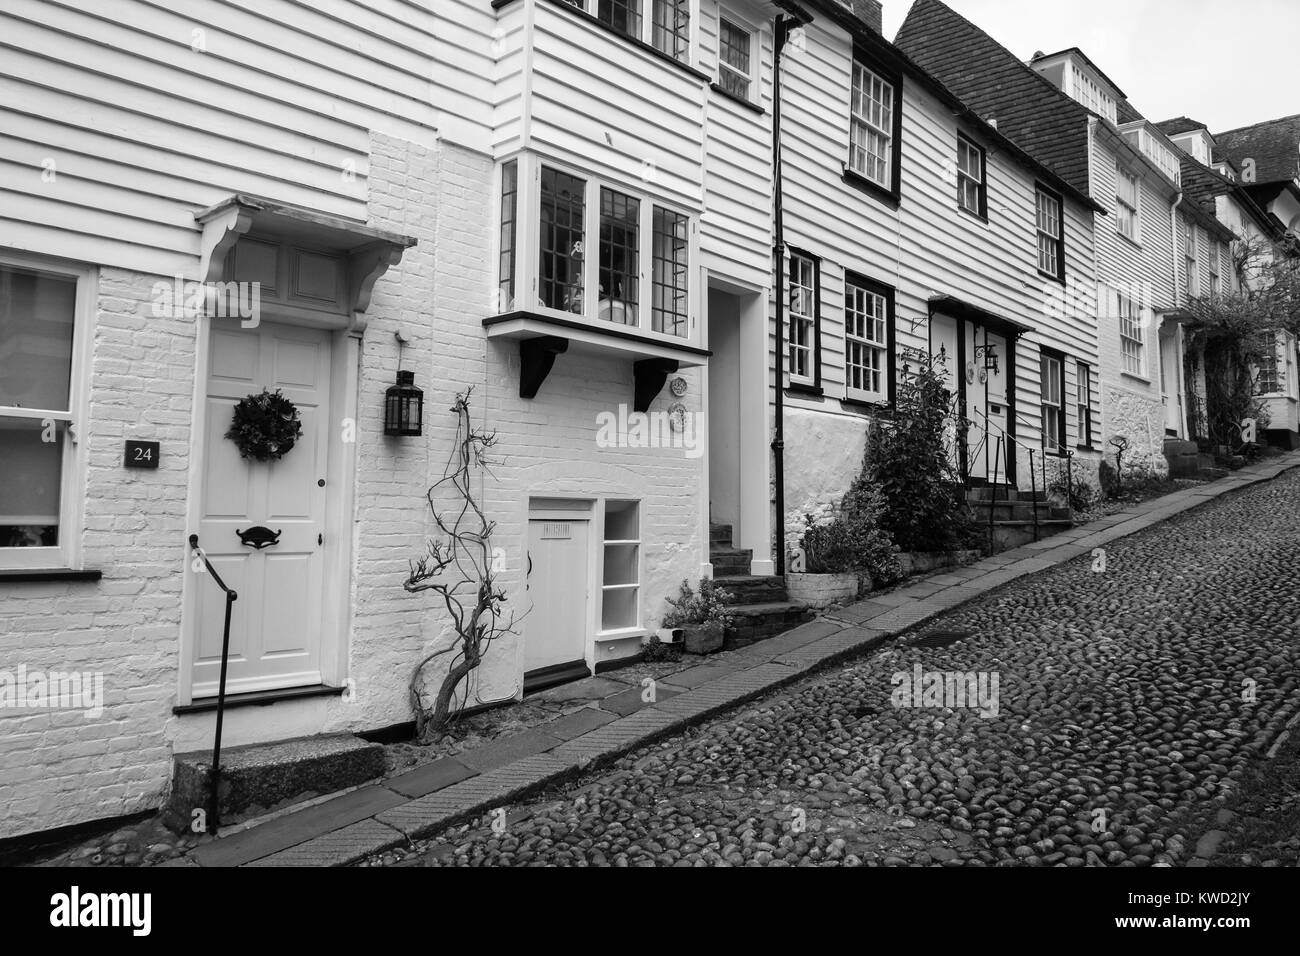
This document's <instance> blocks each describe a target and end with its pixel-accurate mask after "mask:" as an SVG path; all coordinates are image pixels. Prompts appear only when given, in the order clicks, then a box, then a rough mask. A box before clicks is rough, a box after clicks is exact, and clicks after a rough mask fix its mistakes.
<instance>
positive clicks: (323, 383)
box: [187, 322, 341, 698]
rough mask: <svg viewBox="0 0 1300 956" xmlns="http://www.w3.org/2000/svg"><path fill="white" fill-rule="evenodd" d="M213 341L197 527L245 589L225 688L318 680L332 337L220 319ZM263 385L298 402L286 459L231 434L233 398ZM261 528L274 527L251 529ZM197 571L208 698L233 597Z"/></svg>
mask: <svg viewBox="0 0 1300 956" xmlns="http://www.w3.org/2000/svg"><path fill="white" fill-rule="evenodd" d="M209 342H210V344H209V363H208V377H207V396H206V400H205V404H204V415H205V416H206V419H205V423H204V427H205V438H204V443H203V465H202V467H203V475H202V487H201V491H200V495H201V498H200V501H201V504H200V515H199V526H198V534H199V545H200V547H202V549H203V551H204V553H205V554H206V555H207V557H208V560H209V561H211V562H212V565H213V567H215V568H216V569H217V573H218V574H220V575H221V577H222V578H223V579H224V580H225V582H226V584H227V585H228V586H230V587H231V588H234V589H235V591H237V592H238V594H239V599H238V600H237V601H236V602H235V604H234V608H233V614H232V618H231V626H230V662H229V671H228V674H227V679H226V692H227V693H229V694H235V693H246V692H252V691H260V690H272V689H276V688H285V687H302V686H311V685H316V684H319V683H321V641H322V635H321V620H322V614H321V609H322V605H323V603H324V599H325V597H326V594H325V591H326V582H325V572H324V566H325V560H324V553H323V552H324V548H325V547H326V546H327V544H326V542H325V540H324V532H325V502H326V487H325V486H326V460H327V453H328V449H329V438H330V432H331V427H330V421H331V418H330V409H329V401H330V351H331V345H330V343H331V335H330V333H329V332H325V331H321V330H317V329H310V328H299V327H296V326H285V325H277V324H274V323H270V322H263V323H261V324H260V325H258V326H257V327H255V328H251V329H246V328H241V327H240V326H239V325H238V324H234V323H223V322H216V323H214V325H213V327H212V331H211V337H210V340H209ZM264 388H266V389H270V390H271V391H272V392H274V391H276V390H277V389H279V390H280V391H281V392H282V393H283V395H284V396H285V397H286V398H288V399H289V400H290V401H292V402H293V403H294V405H296V406H297V408H298V413H299V417H300V419H301V422H302V435H301V437H300V438H299V439H298V441H297V443H296V444H295V445H294V446H293V448H292V449H290V450H289V452H288V453H287V454H285V456H284V457H283V458H281V459H279V460H273V461H267V462H259V461H256V460H254V459H252V458H247V459H245V458H242V457H240V454H239V449H238V448H237V447H236V445H235V443H234V442H233V441H231V440H230V439H228V438H226V437H225V435H226V431H227V430H228V429H229V428H230V422H231V416H232V414H233V409H234V406H235V404H236V403H238V402H239V400H240V399H242V398H244V397H245V396H247V395H250V394H254V393H260V392H261V391H262V389H264ZM259 528H264V529H267V530H269V532H271V535H262V534H259V533H258V532H257V531H254V532H253V534H251V535H250V534H249V531H250V529H259ZM240 532H243V535H242V537H241V535H240ZM272 536H273V537H272ZM259 544H261V545H262V546H261V547H258V545H259ZM197 577H199V578H200V580H197V581H196V582H195V599H196V600H195V605H194V607H195V613H194V619H193V620H191V621H190V623H189V627H188V629H187V630H188V634H189V639H190V640H191V641H192V642H193V643H192V644H191V647H192V649H193V653H192V660H193V662H194V663H193V673H192V678H193V696H194V697H195V698H200V697H210V696H214V695H215V694H216V693H217V686H218V680H219V675H220V667H221V641H222V625H223V620H224V611H225V599H224V595H223V593H222V592H221V590H220V588H218V587H217V586H216V584H215V583H214V582H212V581H208V580H202V578H203V577H204V575H202V574H201V573H200V574H199V575H197ZM340 586H341V583H340Z"/></svg>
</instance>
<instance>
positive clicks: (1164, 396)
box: [1160, 329, 1183, 438]
mask: <svg viewBox="0 0 1300 956" xmlns="http://www.w3.org/2000/svg"><path fill="white" fill-rule="evenodd" d="M1179 365H1180V363H1179V361H1178V331H1177V329H1174V330H1171V331H1170V332H1162V333H1161V335H1160V400H1161V401H1162V402H1163V403H1164V406H1165V434H1166V435H1169V436H1171V437H1175V438H1177V437H1181V436H1182V434H1183V394H1182V387H1181V381H1182V376H1181V375H1179V374H1178V373H1179Z"/></svg>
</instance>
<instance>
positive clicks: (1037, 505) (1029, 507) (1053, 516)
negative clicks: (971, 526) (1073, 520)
mask: <svg viewBox="0 0 1300 956" xmlns="http://www.w3.org/2000/svg"><path fill="white" fill-rule="evenodd" d="M971 510H972V511H974V512H975V520H976V521H978V522H979V523H981V524H988V520H989V512H990V511H992V512H993V520H994V521H1031V522H1032V521H1033V520H1034V513H1035V511H1036V512H1037V513H1038V521H1039V523H1040V524H1041V523H1042V522H1043V521H1068V520H1070V517H1071V514H1070V509H1069V508H1056V507H1053V506H1051V505H1049V504H1048V503H1047V502H1046V501H977V502H974V503H973V504H972V505H971Z"/></svg>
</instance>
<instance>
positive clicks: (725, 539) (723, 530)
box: [709, 522, 733, 548]
mask: <svg viewBox="0 0 1300 956" xmlns="http://www.w3.org/2000/svg"><path fill="white" fill-rule="evenodd" d="M732 543H733V539H732V529H731V525H729V524H713V523H712V522H710V523H709V547H711V548H730V547H731V546H732Z"/></svg>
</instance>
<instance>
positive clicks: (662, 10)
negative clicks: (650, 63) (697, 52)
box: [650, 0, 691, 60]
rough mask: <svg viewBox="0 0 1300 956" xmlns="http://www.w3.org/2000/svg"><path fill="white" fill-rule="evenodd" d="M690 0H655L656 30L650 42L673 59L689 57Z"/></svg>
mask: <svg viewBox="0 0 1300 956" xmlns="http://www.w3.org/2000/svg"><path fill="white" fill-rule="evenodd" d="M690 39H691V4H690V0H654V30H653V32H652V35H651V37H650V42H651V44H652V45H653V46H654V48H655V49H656V50H659V51H661V52H663V53H667V54H668V55H669V56H671V57H672V58H673V59H676V60H687V59H689V58H690V57H689V55H688V53H689V49H690V48H689V43H690Z"/></svg>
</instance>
